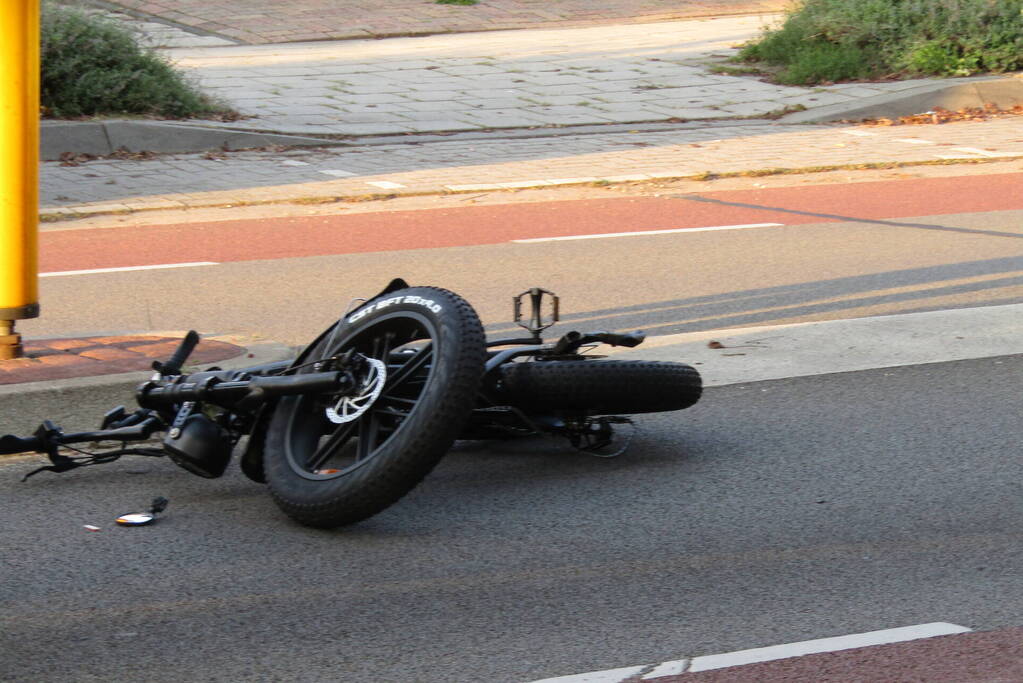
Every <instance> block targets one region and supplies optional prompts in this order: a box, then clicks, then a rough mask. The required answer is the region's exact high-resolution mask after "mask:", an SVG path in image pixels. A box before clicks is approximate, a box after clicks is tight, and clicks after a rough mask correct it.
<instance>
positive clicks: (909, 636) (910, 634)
mask: <svg viewBox="0 0 1023 683" xmlns="http://www.w3.org/2000/svg"><path fill="white" fill-rule="evenodd" d="M971 631H972V629H970V628H967V627H965V626H959V625H957V624H949V623H947V622H934V623H930V624H919V625H917V626H903V627H901V628H888V629H883V630H880V631H870V632H867V633H856V634H852V635H848V636H837V637H834V638H818V639H816V640H804V641H801V642H798V643H788V644H786V645H775V646H772V647H759V648H755V649H752V650H739V651H736V652H726V653H724V654H720V655H706V656H703V657H694V658H692V659H680V660H677V661H672V662H663V663H661V664H658V665H656V666H653V667H651V666H630V667H623V668H621V669H607V670H605V671H591V672H589V673H584V674H572V675H569V676H558V677H556V678H545V679H543V680H541V681H534V682H533V683H625V681H628V680H635V677H636V676H638V675H642V676H643V678H642V680H644V681H646V680H653V679H655V678H659V677H661V676H677V675H682V676H684V675H685V674H687V673H696V672H698V671H709V670H711V669H723V668H726V667H731V666H741V665H743V664H755V663H758V662H770V661H774V660H777V659H788V658H790V657H801V656H803V655H810V654H821V653H824V652H839V651H841V650H851V649H853V648H858V647H869V646H875V645H890V644H892V643H904V642H907V641H910V640H920V639H923V638H933V637H935V636H948V635H953V634H956V633H970V632H971Z"/></svg>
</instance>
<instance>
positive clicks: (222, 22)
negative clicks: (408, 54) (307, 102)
mask: <svg viewBox="0 0 1023 683" xmlns="http://www.w3.org/2000/svg"><path fill="white" fill-rule="evenodd" d="M105 4H106V5H109V6H117V5H119V6H121V7H124V8H126V9H129V10H132V11H135V12H140V13H144V14H147V15H150V16H152V17H155V18H159V19H161V20H163V21H168V22H173V23H174V24H177V25H180V26H182V27H186V28H189V29H192V30H195V31H199V32H203V33H209V34H215V35H217V36H221V37H224V38H229V39H231V40H234V41H237V42H241V43H248V44H253V45H256V44H265V43H284V42H294V41H315V40H340V39H351V38H380V37H385V36H408V35H429V34H437V33H459V32H469V31H493V30H499V29H522V28H546V27H557V28H569V27H577V26H593V25H600V24H628V23H647V22H654V21H666V20H674V19H685V18H693V17H705V16H721V15H730V14H750V13H760V12H777V11H781V10H783V9H785V8H786V7H788V6H789V5H790V4H791V2H790V0H603V1H602V2H599V3H594V2H591V0H480V2H479V3H478V4H476V5H471V6H459V5H446V4H438V3H437V2H434V0H390V1H389V2H370V1H369V0H295V1H293V2H266V0H115V1H113V2H110V1H108V2H106V3H105Z"/></svg>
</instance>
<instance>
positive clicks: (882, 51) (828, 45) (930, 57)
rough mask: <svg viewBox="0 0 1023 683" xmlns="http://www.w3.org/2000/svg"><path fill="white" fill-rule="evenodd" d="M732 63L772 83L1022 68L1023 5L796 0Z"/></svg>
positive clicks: (1019, 1) (1011, 0)
mask: <svg viewBox="0 0 1023 683" xmlns="http://www.w3.org/2000/svg"><path fill="white" fill-rule="evenodd" d="M739 58H740V59H742V60H744V61H748V62H766V63H768V64H774V65H779V66H781V67H782V68H781V69H779V70H778V71H777V72H776V73H775V80H776V81H777V82H779V83H787V84H799V85H809V84H813V83H824V82H835V81H850V80H864V79H878V78H889V77H898V76H912V75H938V76H967V75H970V74H975V73H983V72H995V73H999V72H1004V71H1014V70H1018V69H1021V68H1023V0H803V2H802V3H801V4H800V5H798V6H797V7H796V8H795V9H793V10H792V11H791V12H790V13H789V14H788V16H787V18H786V20H785V22H784V23H783V24H782V25H781V26H780V27H778V28H776V29H773V30H769V31H767V32H766V33H765V34H764V35H763V36H762V37H761V38H760V39H759V40H757V41H755V42H753V43H751V44H749V45H747V46H745V47H744V48H743V49H742V51H741V52H740V54H739Z"/></svg>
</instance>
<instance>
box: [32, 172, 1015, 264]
mask: <svg viewBox="0 0 1023 683" xmlns="http://www.w3.org/2000/svg"><path fill="white" fill-rule="evenodd" d="M1021 185H1023V174H1019V173H1014V174H997V175H979V176H964V177H955V178H920V179H908V180H896V181H880V182H863V183H847V184H834V185H816V186H805V187H786V188H773V189H754V190H732V191H717V192H706V193H698V194H689V195H682V194H679V195H674V196H661V197H622V198H611V199H583V200H569V201H564V200H562V201H552V202H536V203H516V204H499V205H492V206H470V207H460V208H450V209H448V208H444V209H420V210H411V211H387V210H384V211H380V212H371V213H359V214H351V215H345V214H343V213H339V214H336V215H327V216H303V217H286V218H262V219H244V220H227V221H217V222H194V223H180V224H172V225H153V226H145V225H143V224H142V223H143V222H144V221H145V215H144V214H140V215H139V225H135V226H129V227H118V228H103V229H69V230H60V229H56V230H49V231H46V232H43V233H42V234H41V236H40V271H41V272H43V273H47V272H61V271H69V270H83V269H100V268H120V267H131V266H151V265H162V264H174V263H191V262H203V261H212V262H230V261H252V260H263V259H282V258H296V257H306V256H320V255H336V254H349V253H365V252H379V251H400V250H410V249H431V248H441V247H455V246H472V245H483V244H500V243H507V242H512V241H516V240H530V239H540V238H554V237H568V236H581V235H599V234H606V233H621V232H626V233H630V232H643V231H651V230H679V229H682V230H684V229H692V228H708V227H721V226H734V225H748V224H761V223H777V224H781V225H785V226H792V225H801V224H808V223H834V222H847V221H849V222H851V221H864V220H867V221H869V220H884V219H905V218H911V217H917V216H927V215H940V214H954V213H967V212H982V211H999V210H1019V209H1023V192H1020V191H1019V188H1020V186H1021Z"/></svg>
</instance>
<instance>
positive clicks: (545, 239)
mask: <svg viewBox="0 0 1023 683" xmlns="http://www.w3.org/2000/svg"><path fill="white" fill-rule="evenodd" d="M780 227H784V224H783V223H749V224H746V225H714V226H710V227H706V228H670V229H667V230H640V231H637V232H604V233H600V234H596V235H568V236H565V237H531V238H528V239H521V240H512V242H514V243H515V244H530V243H532V242H566V241H569V240H595V239H602V238H604V237H638V236H640V235H668V234H672V233H682V232H711V231H715V230H746V229H748V228H780Z"/></svg>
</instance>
